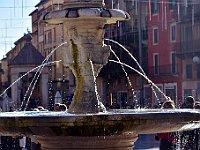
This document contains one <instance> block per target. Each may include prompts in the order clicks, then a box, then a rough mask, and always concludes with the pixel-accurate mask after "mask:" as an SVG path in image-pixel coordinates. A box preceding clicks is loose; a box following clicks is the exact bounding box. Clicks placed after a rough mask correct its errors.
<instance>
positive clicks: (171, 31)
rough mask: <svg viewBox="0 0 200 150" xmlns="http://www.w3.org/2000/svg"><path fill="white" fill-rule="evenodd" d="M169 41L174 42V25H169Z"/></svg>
mask: <svg viewBox="0 0 200 150" xmlns="http://www.w3.org/2000/svg"><path fill="white" fill-rule="evenodd" d="M170 41H171V42H176V24H175V23H173V24H171V25H170Z"/></svg>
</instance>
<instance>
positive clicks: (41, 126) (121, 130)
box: [0, 110, 200, 149]
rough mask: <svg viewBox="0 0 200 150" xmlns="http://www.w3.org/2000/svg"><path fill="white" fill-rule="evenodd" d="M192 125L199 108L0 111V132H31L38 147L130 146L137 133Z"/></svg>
mask: <svg viewBox="0 0 200 150" xmlns="http://www.w3.org/2000/svg"><path fill="white" fill-rule="evenodd" d="M195 128H200V111H197V110H166V111H164V110H163V111H162V110H112V111H110V112H107V113H97V114H69V113H67V112H48V111H47V112H6V113H1V114H0V133H1V134H3V135H26V136H33V135H34V136H35V137H36V138H37V140H38V142H40V143H41V145H42V149H84V148H85V149H131V148H132V146H133V143H134V142H135V141H136V140H137V135H138V134H149V133H151V134H152V133H159V132H173V131H183V130H191V129H195ZM60 141H63V142H60ZM92 145H93V146H92Z"/></svg>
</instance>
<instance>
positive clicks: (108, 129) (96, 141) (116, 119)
mask: <svg viewBox="0 0 200 150" xmlns="http://www.w3.org/2000/svg"><path fill="white" fill-rule="evenodd" d="M64 7H65V9H64V10H59V11H54V12H48V13H46V14H44V15H43V16H42V17H41V20H42V21H45V22H46V23H48V24H60V23H62V24H63V25H64V36H65V39H66V40H67V43H68V44H67V46H66V49H65V50H64V51H63V56H64V58H63V61H64V62H65V65H66V66H69V67H70V68H71V70H72V71H73V73H74V75H75V78H76V84H77V85H76V91H75V94H74V97H73V101H72V104H71V105H70V108H69V110H68V112H28V111H27V112H7V113H0V133H1V134H3V135H5V134H6V135H26V136H31V137H32V136H34V137H35V138H36V139H37V140H38V142H40V143H41V145H42V149H43V150H61V149H64V150H67V149H70V150H72V149H74V150H78V149H79V150H83V149H87V150H88V149H92V150H94V149H110V150H111V149H115V150H117V149H118V150H130V149H132V147H133V145H134V142H135V141H136V140H137V135H138V134H149V133H158V132H170V131H181V130H189V129H195V128H199V127H200V122H199V121H200V112H199V111H197V110H168V111H163V110H162V111H161V110H112V111H110V112H105V111H106V110H105V108H104V106H103V105H102V104H101V103H100V97H99V96H98V93H97V91H96V88H95V86H94V83H95V78H94V76H95V77H96V76H97V75H98V73H99V71H100V69H101V68H102V67H103V65H105V64H106V63H107V60H108V56H109V51H110V46H107V45H105V44H104V43H103V38H104V25H105V24H112V23H115V22H116V21H122V20H126V19H129V15H128V14H127V13H126V12H124V11H121V10H116V9H106V8H104V2H103V0H65V1H64ZM91 62H92V64H91ZM92 67H93V69H92Z"/></svg>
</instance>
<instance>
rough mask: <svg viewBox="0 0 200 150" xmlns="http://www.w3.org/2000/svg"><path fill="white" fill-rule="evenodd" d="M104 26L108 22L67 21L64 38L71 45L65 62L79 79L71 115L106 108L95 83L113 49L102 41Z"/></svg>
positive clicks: (89, 20) (92, 20) (65, 53)
mask: <svg viewBox="0 0 200 150" xmlns="http://www.w3.org/2000/svg"><path fill="white" fill-rule="evenodd" d="M104 25H105V20H104V19H101V18H100V19H94V18H93V19H84V18H83V19H78V20H73V21H71V20H70V19H68V20H67V21H65V22H64V32H65V33H64V35H65V39H67V42H68V47H67V50H65V51H63V56H64V63H65V65H67V66H69V67H70V68H71V70H72V72H73V73H74V75H75V78H76V90H75V94H74V97H73V101H72V104H71V105H70V108H69V112H71V113H89V112H90V113H94V112H99V111H103V109H104V108H103V106H102V105H101V104H100V102H99V100H100V97H99V96H98V93H97V91H96V89H95V83H94V82H95V81H94V76H95V78H96V77H97V75H98V73H99V72H100V69H101V68H102V67H103V65H105V64H106V63H107V60H108V57H109V54H110V47H109V46H106V45H104V43H103V42H102V41H103V40H102V39H103V36H104V29H103V27H104ZM90 61H91V62H92V65H93V67H94V72H93V71H92V65H91V63H90ZM93 74H94V76H93ZM101 106H102V107H101Z"/></svg>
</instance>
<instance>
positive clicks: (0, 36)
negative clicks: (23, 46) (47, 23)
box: [0, 0, 40, 59]
mask: <svg viewBox="0 0 200 150" xmlns="http://www.w3.org/2000/svg"><path fill="white" fill-rule="evenodd" d="M39 2H40V0H0V59H2V58H3V56H4V55H5V54H6V53H7V52H8V51H9V50H11V48H12V47H14V42H15V41H17V40H18V39H19V38H20V37H22V36H23V34H24V33H27V29H28V30H30V31H31V17H30V16H29V14H30V13H31V12H32V11H33V10H35V5H36V4H38V3H39Z"/></svg>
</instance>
